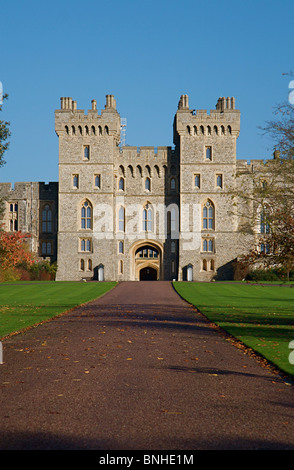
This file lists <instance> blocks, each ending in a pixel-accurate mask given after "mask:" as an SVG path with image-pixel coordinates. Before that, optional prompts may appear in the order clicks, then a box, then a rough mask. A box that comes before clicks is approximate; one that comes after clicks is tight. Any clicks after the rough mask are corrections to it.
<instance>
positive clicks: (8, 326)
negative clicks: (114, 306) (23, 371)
mask: <svg viewBox="0 0 294 470" xmlns="http://www.w3.org/2000/svg"><path fill="white" fill-rule="evenodd" d="M115 285H116V283H115V282H101V283H100V282H89V283H87V282H85V283H84V282H54V281H52V282H44V281H43V282H27V281H26V282H14V283H1V284H0V338H3V337H4V336H7V335H8V334H10V333H12V332H15V331H20V330H22V329H24V328H26V327H28V326H32V325H35V324H38V323H41V322H43V321H44V320H48V319H49V318H52V317H54V316H56V315H58V314H60V313H62V312H66V311H67V310H70V309H72V308H73V307H76V306H77V305H81V304H84V303H86V302H89V301H90V300H94V299H96V298H97V297H99V296H100V295H102V294H104V293H105V292H107V291H108V290H109V289H111V288H112V287H114V286H115Z"/></svg>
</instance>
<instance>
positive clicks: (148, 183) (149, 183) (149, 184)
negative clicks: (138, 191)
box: [145, 178, 151, 191]
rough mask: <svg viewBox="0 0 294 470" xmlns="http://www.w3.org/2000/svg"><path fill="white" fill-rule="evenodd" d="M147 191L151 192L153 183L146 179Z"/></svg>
mask: <svg viewBox="0 0 294 470" xmlns="http://www.w3.org/2000/svg"><path fill="white" fill-rule="evenodd" d="M145 189H146V191H150V189H151V181H150V178H146V179H145Z"/></svg>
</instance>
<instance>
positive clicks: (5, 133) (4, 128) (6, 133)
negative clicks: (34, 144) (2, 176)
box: [0, 94, 11, 167]
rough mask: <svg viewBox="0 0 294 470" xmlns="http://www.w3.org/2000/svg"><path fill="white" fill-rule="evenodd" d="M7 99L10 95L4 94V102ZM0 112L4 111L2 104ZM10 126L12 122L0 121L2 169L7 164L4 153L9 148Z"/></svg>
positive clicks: (0, 158)
mask: <svg viewBox="0 0 294 470" xmlns="http://www.w3.org/2000/svg"><path fill="white" fill-rule="evenodd" d="M7 98H8V95H7V94H4V95H3V100H5V99H7ZM0 111H2V104H0ZM9 126H10V122H8V121H3V120H1V119H0V167H1V166H3V165H4V164H5V163H6V162H5V160H4V158H3V156H4V152H5V151H6V150H7V149H8V147H9V142H8V138H9V137H10V135H11V133H10V130H9Z"/></svg>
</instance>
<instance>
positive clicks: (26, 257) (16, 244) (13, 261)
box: [0, 231, 34, 271]
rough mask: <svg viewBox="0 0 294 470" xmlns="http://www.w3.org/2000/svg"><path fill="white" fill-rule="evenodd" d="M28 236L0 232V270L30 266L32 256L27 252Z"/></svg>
mask: <svg viewBox="0 0 294 470" xmlns="http://www.w3.org/2000/svg"><path fill="white" fill-rule="evenodd" d="M28 238H29V236H28V235H27V234H23V233H21V232H13V233H8V232H4V231H0V268H1V270H2V271H5V270H7V269H10V268H14V267H16V266H20V265H23V266H31V265H32V264H33V263H34V259H33V255H32V253H31V252H30V250H29V247H28V243H27V239H28Z"/></svg>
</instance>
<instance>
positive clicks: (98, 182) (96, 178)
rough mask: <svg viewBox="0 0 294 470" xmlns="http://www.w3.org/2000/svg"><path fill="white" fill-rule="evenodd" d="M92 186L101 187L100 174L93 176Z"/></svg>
mask: <svg viewBox="0 0 294 470" xmlns="http://www.w3.org/2000/svg"><path fill="white" fill-rule="evenodd" d="M94 186H95V188H98V189H100V188H101V176H100V175H95V176H94Z"/></svg>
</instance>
